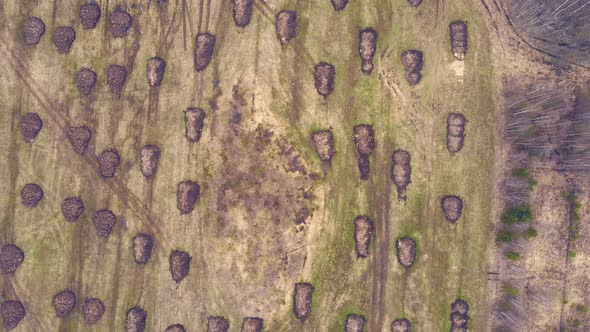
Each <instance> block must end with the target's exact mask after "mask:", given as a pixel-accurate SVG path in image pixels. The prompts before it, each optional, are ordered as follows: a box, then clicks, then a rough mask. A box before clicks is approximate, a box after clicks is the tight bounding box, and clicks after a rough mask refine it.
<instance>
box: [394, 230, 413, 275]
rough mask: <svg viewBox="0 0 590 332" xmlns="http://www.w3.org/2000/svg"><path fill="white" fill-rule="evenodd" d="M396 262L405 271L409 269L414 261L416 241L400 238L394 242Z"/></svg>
mask: <svg viewBox="0 0 590 332" xmlns="http://www.w3.org/2000/svg"><path fill="white" fill-rule="evenodd" d="M395 249H396V250H397V261H398V262H399V263H400V264H401V265H402V266H403V267H405V268H406V269H409V268H410V267H411V266H412V264H414V260H415V259H416V241H414V240H413V239H411V238H409V237H402V238H400V239H398V240H397V241H395Z"/></svg>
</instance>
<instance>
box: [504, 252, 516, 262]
mask: <svg viewBox="0 0 590 332" xmlns="http://www.w3.org/2000/svg"><path fill="white" fill-rule="evenodd" d="M504 256H505V257H506V258H508V259H509V260H511V261H517V260H519V259H520V254H519V253H517V252H516V251H507V252H506V253H504Z"/></svg>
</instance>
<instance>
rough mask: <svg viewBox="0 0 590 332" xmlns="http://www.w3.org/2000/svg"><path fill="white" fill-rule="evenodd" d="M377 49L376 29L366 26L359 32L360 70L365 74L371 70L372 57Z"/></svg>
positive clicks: (368, 73) (369, 73)
mask: <svg viewBox="0 0 590 332" xmlns="http://www.w3.org/2000/svg"><path fill="white" fill-rule="evenodd" d="M376 50H377V31H375V30H373V29H372V28H367V29H364V30H362V31H361V32H359V55H360V57H361V70H362V72H363V73H364V74H365V75H371V73H372V72H373V57H374V56H375V52H376Z"/></svg>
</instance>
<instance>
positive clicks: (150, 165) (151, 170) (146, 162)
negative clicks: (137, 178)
mask: <svg viewBox="0 0 590 332" xmlns="http://www.w3.org/2000/svg"><path fill="white" fill-rule="evenodd" d="M140 154H141V173H142V174H143V176H145V177H146V178H148V179H150V178H153V177H154V176H155V175H156V171H157V170H158V160H159V159H160V149H159V148H158V147H157V146H155V145H145V146H144V147H143V148H141V153H140Z"/></svg>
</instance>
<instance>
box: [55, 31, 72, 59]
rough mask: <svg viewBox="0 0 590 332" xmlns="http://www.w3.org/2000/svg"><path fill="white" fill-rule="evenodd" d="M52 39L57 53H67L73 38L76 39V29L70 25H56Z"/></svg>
mask: <svg viewBox="0 0 590 332" xmlns="http://www.w3.org/2000/svg"><path fill="white" fill-rule="evenodd" d="M52 40H53V44H54V45H55V47H57V51H58V52H59V53H61V54H66V53H69V52H70V48H71V47H72V44H73V43H74V40H76V30H74V28H73V27H71V26H61V27H57V28H56V29H55V32H54V33H53V39H52Z"/></svg>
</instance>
